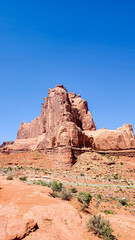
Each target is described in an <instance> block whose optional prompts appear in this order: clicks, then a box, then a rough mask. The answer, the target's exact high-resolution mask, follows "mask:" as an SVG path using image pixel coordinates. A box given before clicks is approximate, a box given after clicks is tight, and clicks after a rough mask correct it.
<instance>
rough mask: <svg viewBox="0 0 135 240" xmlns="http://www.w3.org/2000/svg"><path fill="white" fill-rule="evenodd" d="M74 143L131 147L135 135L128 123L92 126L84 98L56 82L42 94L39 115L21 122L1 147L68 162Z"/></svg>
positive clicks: (134, 144) (98, 147)
mask: <svg viewBox="0 0 135 240" xmlns="http://www.w3.org/2000/svg"><path fill="white" fill-rule="evenodd" d="M74 147H76V148H77V149H82V148H83V147H84V148H93V149H95V150H104V151H106V150H127V149H135V136H134V133H133V129H132V126H131V125H130V124H124V125H123V127H121V128H118V129H116V130H107V129H99V130H96V126H95V123H94V121H93V118H92V116H91V113H90V112H89V110H88V104H87V102H86V101H85V100H83V99H82V98H81V96H80V95H78V96H76V94H75V93H68V92H67V90H66V88H65V87H64V86H63V85H57V86H56V87H55V88H54V89H49V92H48V96H47V97H45V98H44V103H43V104H42V109H41V114H40V116H39V117H38V118H36V119H34V120H33V121H32V122H31V123H25V122H23V123H22V125H21V126H20V128H19V130H18V134H17V139H16V141H15V142H14V144H12V145H10V146H8V147H6V148H5V149H3V151H5V152H6V151H7V152H10V151H28V150H35V149H39V150H45V151H46V152H47V153H48V152H49V153H50V154H53V155H54V156H56V160H59V162H64V163H71V162H72V160H73V154H72V153H73V152H72V149H73V148H74Z"/></svg>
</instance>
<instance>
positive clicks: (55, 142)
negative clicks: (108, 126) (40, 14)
mask: <svg viewBox="0 0 135 240" xmlns="http://www.w3.org/2000/svg"><path fill="white" fill-rule="evenodd" d="M85 130H91V131H94V130H96V126H95V123H94V121H93V118H92V116H91V113H90V112H89V111H88V105H87V102H86V101H85V100H82V98H81V96H80V95H79V96H76V94H75V93H68V92H67V90H66V89H65V88H64V86H63V85H58V86H56V87H55V88H54V89H49V93H48V97H46V98H44V104H42V109H41V115H40V116H39V117H38V118H36V119H34V120H33V121H32V122H31V123H25V122H23V123H22V125H21V126H20V128H19V131H18V134H17V139H29V138H38V137H39V136H40V135H42V134H45V137H44V139H43V140H42V141H40V143H39V144H38V148H39V149H46V148H54V147H59V146H76V147H83V146H85V147H91V146H92V137H88V136H87V135H86V134H85V132H84V131H85Z"/></svg>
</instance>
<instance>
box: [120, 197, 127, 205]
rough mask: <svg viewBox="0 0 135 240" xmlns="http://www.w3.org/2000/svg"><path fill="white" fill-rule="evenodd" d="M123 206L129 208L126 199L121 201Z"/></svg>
mask: <svg viewBox="0 0 135 240" xmlns="http://www.w3.org/2000/svg"><path fill="white" fill-rule="evenodd" d="M119 202H120V203H121V205H122V206H128V204H127V200H126V198H122V199H120V200H119Z"/></svg>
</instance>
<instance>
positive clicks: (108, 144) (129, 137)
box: [85, 124, 135, 150]
mask: <svg viewBox="0 0 135 240" xmlns="http://www.w3.org/2000/svg"><path fill="white" fill-rule="evenodd" d="M85 133H86V134H87V135H88V136H89V137H93V138H94V148H95V149H97V150H126V149H134V148H135V136H134V133H133V129H132V126H131V124H124V125H123V127H120V128H118V129H116V130H107V129H99V130H96V131H85Z"/></svg>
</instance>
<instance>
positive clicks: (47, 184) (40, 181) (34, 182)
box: [33, 180, 49, 187]
mask: <svg viewBox="0 0 135 240" xmlns="http://www.w3.org/2000/svg"><path fill="white" fill-rule="evenodd" d="M33 184H35V185H41V186H47V187H49V183H47V182H45V181H42V180H38V181H35V180H34V181H33Z"/></svg>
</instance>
